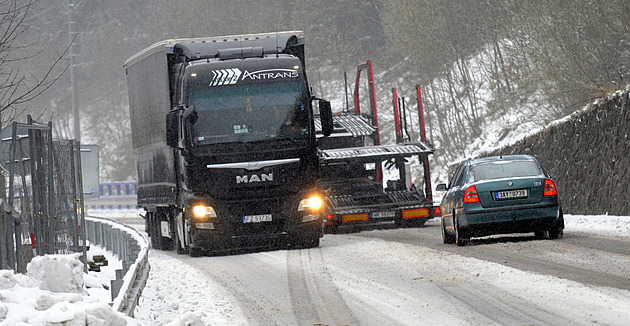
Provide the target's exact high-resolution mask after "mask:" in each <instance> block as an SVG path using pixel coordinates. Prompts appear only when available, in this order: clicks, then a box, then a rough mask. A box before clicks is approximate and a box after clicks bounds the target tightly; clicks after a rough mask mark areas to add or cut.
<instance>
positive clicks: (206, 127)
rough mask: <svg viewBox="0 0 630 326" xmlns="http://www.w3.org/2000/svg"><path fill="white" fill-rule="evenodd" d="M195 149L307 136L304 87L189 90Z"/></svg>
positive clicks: (274, 85) (295, 84) (268, 85)
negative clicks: (193, 117) (221, 144)
mask: <svg viewBox="0 0 630 326" xmlns="http://www.w3.org/2000/svg"><path fill="white" fill-rule="evenodd" d="M188 105H194V106H195V110H196V112H197V116H198V119H197V121H196V122H195V123H194V124H193V126H192V133H193V142H194V144H196V145H204V144H216V143H226V142H233V141H239V142H240V141H242V142H248V141H259V140H266V139H273V138H289V139H292V140H299V139H308V138H309V136H310V123H309V121H310V119H309V109H308V108H309V106H308V105H309V102H308V95H307V92H306V87H305V85H304V84H303V83H299V82H283V83H266V84H257V85H247V86H244V85H243V86H242V85H234V86H219V87H204V88H203V89H189V92H188Z"/></svg>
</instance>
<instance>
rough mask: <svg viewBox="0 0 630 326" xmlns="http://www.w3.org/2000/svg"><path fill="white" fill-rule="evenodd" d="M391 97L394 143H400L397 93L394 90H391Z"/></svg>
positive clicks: (400, 131) (400, 133)
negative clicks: (394, 127)
mask: <svg viewBox="0 0 630 326" xmlns="http://www.w3.org/2000/svg"><path fill="white" fill-rule="evenodd" d="M392 96H393V97H394V99H393V103H394V123H395V125H396V143H400V142H402V129H401V128H400V109H399V108H398V93H397V92H396V88H392Z"/></svg>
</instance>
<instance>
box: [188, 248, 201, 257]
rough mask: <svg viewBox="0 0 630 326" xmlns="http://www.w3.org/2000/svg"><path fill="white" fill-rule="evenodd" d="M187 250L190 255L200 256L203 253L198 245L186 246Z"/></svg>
mask: <svg viewBox="0 0 630 326" xmlns="http://www.w3.org/2000/svg"><path fill="white" fill-rule="evenodd" d="M188 251H189V253H190V257H201V256H203V254H204V252H203V249H202V248H199V247H192V248H188Z"/></svg>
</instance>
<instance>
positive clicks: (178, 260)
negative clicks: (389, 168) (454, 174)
mask: <svg viewBox="0 0 630 326" xmlns="http://www.w3.org/2000/svg"><path fill="white" fill-rule="evenodd" d="M566 219H567V229H566V230H565V238H564V239H561V240H557V241H550V240H533V237H531V236H529V235H524V236H523V235H521V236H513V237H492V238H484V239H480V240H476V241H473V242H472V245H471V246H468V247H463V248H459V247H456V246H449V245H444V244H442V243H441V239H440V237H439V227H438V222H437V221H430V222H429V223H428V224H427V227H424V228H418V229H379V230H370V231H363V232H358V233H348V234H336V235H326V236H325V237H324V238H323V239H322V241H321V246H320V247H319V248H315V249H308V250H289V251H287V250H276V251H268V252H256V253H249V254H243V255H232V256H218V257H201V258H190V257H189V256H187V255H177V254H176V253H175V252H163V251H154V250H152V251H151V252H150V257H149V260H150V263H151V266H152V270H151V276H150V278H149V281H148V283H147V286H146V288H145V290H144V292H143V297H142V299H141V302H140V304H139V307H138V308H137V309H136V319H137V320H138V321H139V322H141V323H146V324H150V325H154V324H158V325H159V324H168V323H169V322H170V321H172V320H175V319H178V320H179V321H185V320H189V321H195V320H196V321H198V322H199V321H200V322H202V323H201V324H208V325H211V324H230V325H320V324H321V325H419V324H430V325H492V324H495V325H569V324H570V325H587V324H594V323H596V324H602V325H626V324H630V280H629V279H630V278H629V272H628V270H629V268H628V267H630V249H629V248H630V218H628V217H612V216H595V217H593V216H567V217H566Z"/></svg>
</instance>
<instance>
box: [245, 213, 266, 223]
mask: <svg viewBox="0 0 630 326" xmlns="http://www.w3.org/2000/svg"><path fill="white" fill-rule="evenodd" d="M271 221H272V218H271V214H262V215H245V216H243V223H260V222H271Z"/></svg>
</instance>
